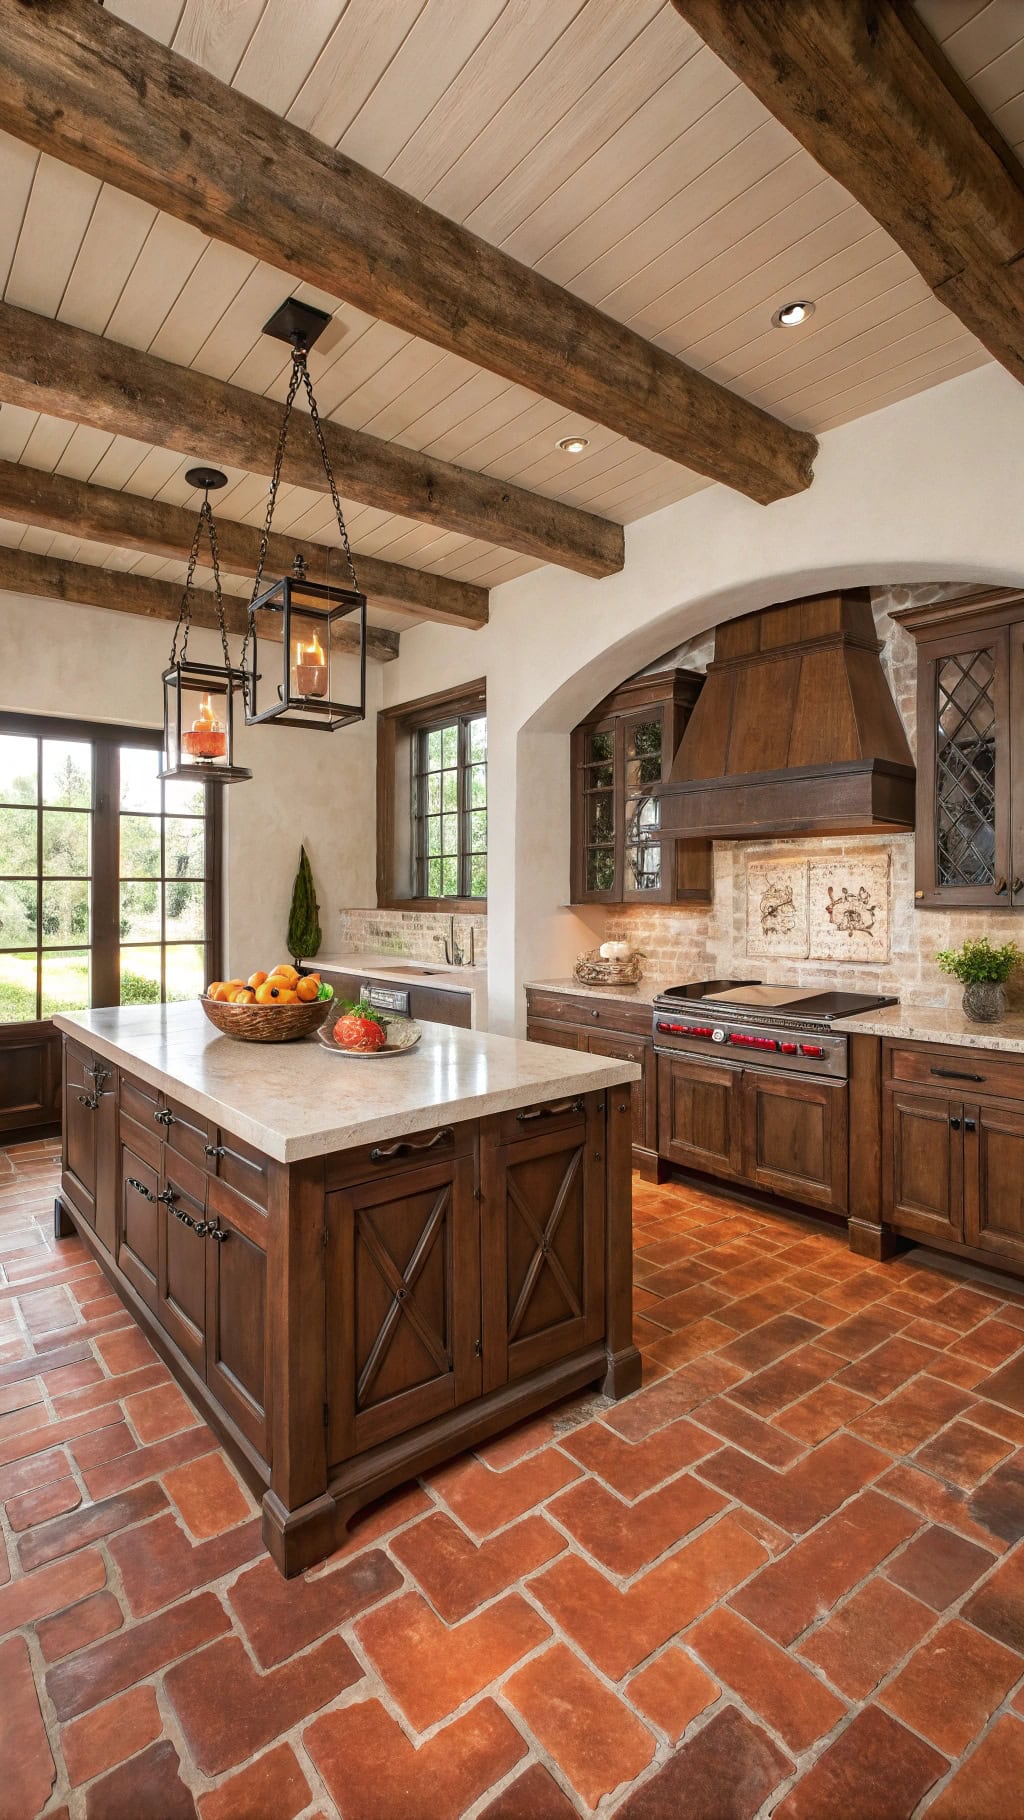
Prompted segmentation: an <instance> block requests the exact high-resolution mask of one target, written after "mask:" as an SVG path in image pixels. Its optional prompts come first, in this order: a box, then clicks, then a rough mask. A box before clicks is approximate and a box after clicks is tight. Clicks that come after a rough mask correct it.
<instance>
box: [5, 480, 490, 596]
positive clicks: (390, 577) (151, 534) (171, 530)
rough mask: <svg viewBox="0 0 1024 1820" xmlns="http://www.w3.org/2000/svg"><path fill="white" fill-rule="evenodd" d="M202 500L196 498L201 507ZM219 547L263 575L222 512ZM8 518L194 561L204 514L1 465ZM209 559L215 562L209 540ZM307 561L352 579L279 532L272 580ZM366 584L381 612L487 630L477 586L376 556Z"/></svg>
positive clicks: (227, 557) (247, 538)
mask: <svg viewBox="0 0 1024 1820" xmlns="http://www.w3.org/2000/svg"><path fill="white" fill-rule="evenodd" d="M198 497H199V496H198V494H197V495H196V499H197V502H198ZM213 508H214V513H215V516H216V520H217V543H218V547H219V551H220V560H221V567H222V568H223V569H224V570H226V571H227V572H228V573H229V574H234V575H253V576H254V575H255V574H256V566H257V563H258V561H259V548H260V533H259V531H257V530H256V529H255V527H254V526H252V525H244V524H239V523H238V521H237V520H236V519H230V518H224V517H223V516H222V515H221V514H220V513H219V512H218V511H217V495H216V494H214V495H213ZM0 518H13V519H15V520H16V521H17V522H18V523H19V524H26V525H35V526H38V527H39V528H40V529H41V530H44V531H60V532H63V533H64V534H65V535H69V536H72V537H86V538H90V539H91V540H92V541H93V542H94V543H104V544H107V543H109V544H114V545H116V546H117V548H119V549H122V550H142V551H144V552H145V553H146V554H147V555H150V556H165V557H167V558H168V560H170V561H176V562H177V561H180V562H187V561H188V556H189V551H190V549H191V545H192V538H193V534H194V532H195V527H196V512H195V511H188V510H186V509H185V508H184V507H182V506H170V505H164V504H163V503H162V502H161V501H160V500H157V499H143V498H141V497H140V496H139V494H138V493H119V492H117V491H116V490H115V489H114V488H113V487H94V486H90V485H89V484H88V482H87V481H84V480H74V479H72V478H70V477H69V476H68V475H66V474H46V473H43V472H41V470H40V469H39V468H29V467H22V466H20V465H19V464H18V463H17V462H13V461H0ZM200 554H201V557H202V559H203V561H204V562H208V558H209V550H208V548H207V546H206V544H205V541H204V543H203V545H202V548H201V552H200ZM296 556H302V557H303V559H304V560H305V562H306V565H307V567H308V570H309V574H310V578H311V579H312V580H314V581H321V580H323V579H325V576H326V573H327V562H328V557H330V559H331V566H330V574H331V575H332V577H333V578H334V579H335V580H340V581H344V580H345V579H346V575H345V571H344V568H343V565H342V558H341V552H340V551H339V550H337V549H335V548H334V547H333V546H330V547H328V545H326V544H322V543H311V542H310V541H309V540H308V539H307V538H301V537H288V536H287V535H285V534H279V533H278V532H276V531H274V532H271V535H270V538H269V540H268V543H267V560H266V564H265V567H264V575H265V577H266V580H267V581H268V582H269V581H271V580H273V579H274V578H275V577H277V576H278V575H287V574H289V573H290V571H291V566H292V563H293V561H294V559H295V557H296ZM356 574H357V577H358V580H359V586H360V587H361V588H362V590H363V592H364V593H365V594H366V595H367V597H368V599H369V600H370V601H372V602H373V603H374V604H376V605H377V606H378V607H386V608H387V609H388V610H389V611H390V612H393V613H405V614H408V615H409V616H410V617H411V618H412V619H419V620H437V621H440V622H441V623H442V624H444V625H450V626H465V627H469V628H472V629H476V628H477V627H479V626H485V625H486V624H487V589H486V588H478V587H476V586H474V584H473V583H472V582H465V581H451V580H449V578H448V577H447V576H446V575H430V574H428V573H427V571H426V570H424V569H409V568H406V567H405V566H404V565H403V564H402V563H397V562H380V561H378V559H377V558H376V557H374V556H358V557H357V558H356Z"/></svg>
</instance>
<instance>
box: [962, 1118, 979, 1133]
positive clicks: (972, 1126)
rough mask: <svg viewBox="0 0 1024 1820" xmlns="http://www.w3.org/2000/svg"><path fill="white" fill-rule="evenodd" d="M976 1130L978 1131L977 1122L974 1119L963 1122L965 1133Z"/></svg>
mask: <svg viewBox="0 0 1024 1820" xmlns="http://www.w3.org/2000/svg"><path fill="white" fill-rule="evenodd" d="M977 1129H978V1122H977V1120H976V1119H965V1120H964V1130H965V1131H977Z"/></svg>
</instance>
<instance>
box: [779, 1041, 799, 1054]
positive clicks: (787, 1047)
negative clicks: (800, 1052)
mask: <svg viewBox="0 0 1024 1820" xmlns="http://www.w3.org/2000/svg"><path fill="white" fill-rule="evenodd" d="M779 1048H780V1049H781V1050H782V1053H783V1055H795V1054H796V1044H795V1043H780V1044H779Z"/></svg>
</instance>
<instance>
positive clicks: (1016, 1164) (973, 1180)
mask: <svg viewBox="0 0 1024 1820" xmlns="http://www.w3.org/2000/svg"><path fill="white" fill-rule="evenodd" d="M883 1080H884V1087H883V1105H882V1140H883V1141H882V1218H883V1221H884V1223H885V1224H886V1225H887V1226H889V1227H890V1228H891V1229H892V1230H893V1231H894V1232H897V1233H901V1234H903V1235H905V1236H906V1237H907V1238H916V1239H920V1240H922V1241H924V1242H925V1243H929V1244H934V1245H937V1246H939V1247H940V1248H942V1249H945V1250H958V1251H965V1252H966V1253H967V1254H968V1255H970V1256H974V1257H977V1258H978V1259H979V1260H981V1261H984V1262H987V1263H988V1264H990V1265H992V1266H994V1267H995V1268H1002V1269H1006V1270H1015V1271H1021V1270H1024V1059H1018V1058H1017V1057H1015V1056H1013V1055H1008V1054H1003V1053H999V1052H995V1053H991V1052H988V1051H985V1050H979V1049H967V1048H952V1047H950V1048H941V1047H938V1046H936V1045H931V1044H927V1045H926V1044H899V1043H890V1042H887V1043H885V1044H884V1047H883Z"/></svg>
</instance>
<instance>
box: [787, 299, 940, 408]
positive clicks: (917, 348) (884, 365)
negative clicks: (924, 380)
mask: <svg viewBox="0 0 1024 1820" xmlns="http://www.w3.org/2000/svg"><path fill="white" fill-rule="evenodd" d="M962 334H963V329H962V327H961V325H960V323H958V322H957V320H956V318H955V317H951V316H950V314H949V312H948V310H947V311H945V312H943V314H942V316H941V317H939V318H937V319H936V320H935V321H934V322H931V323H929V324H926V325H925V326H924V327H920V328H917V329H916V330H915V331H914V333H913V334H909V335H905V336H901V337H897V338H895V339H893V340H892V341H890V342H889V343H888V344H887V346H886V347H885V348H884V349H883V350H881V351H880V352H879V353H878V354H877V355H876V357H875V358H874V359H871V360H864V359H862V360H851V361H849V362H848V363H847V364H846V365H844V366H842V367H840V368H838V369H832V370H831V371H830V372H828V373H827V374H825V375H824V376H822V377H821V378H819V379H817V380H814V381H811V382H810V383H805V384H802V385H800V386H796V387H794V388H793V390H792V391H791V392H789V393H788V394H787V398H788V401H789V403H790V404H791V406H792V409H793V411H794V412H800V413H801V414H803V415H806V414H807V413H809V412H810V411H812V410H814V409H816V408H819V407H820V406H822V405H827V404H830V403H831V402H832V401H833V400H834V399H837V398H840V397H842V396H843V394H844V393H846V392H849V391H851V390H852V389H853V388H854V387H855V386H858V385H862V384H864V383H865V382H866V381H869V380H872V379H874V378H876V377H878V376H879V375H883V374H886V373H889V374H900V375H901V377H902V376H903V374H904V369H906V368H907V367H908V366H910V365H911V364H914V365H915V370H916V363H917V362H919V361H920V362H921V363H922V370H927V368H928V366H929V365H930V366H932V367H935V366H939V365H942V364H943V363H944V361H945V358H946V350H947V348H948V347H949V344H950V343H951V342H954V341H959V339H960V337H961V336H962Z"/></svg>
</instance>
